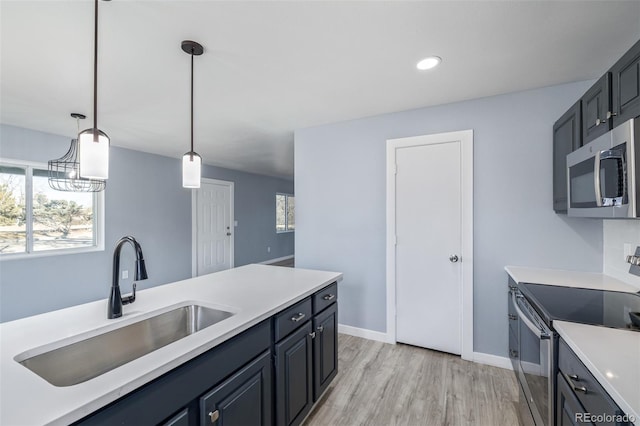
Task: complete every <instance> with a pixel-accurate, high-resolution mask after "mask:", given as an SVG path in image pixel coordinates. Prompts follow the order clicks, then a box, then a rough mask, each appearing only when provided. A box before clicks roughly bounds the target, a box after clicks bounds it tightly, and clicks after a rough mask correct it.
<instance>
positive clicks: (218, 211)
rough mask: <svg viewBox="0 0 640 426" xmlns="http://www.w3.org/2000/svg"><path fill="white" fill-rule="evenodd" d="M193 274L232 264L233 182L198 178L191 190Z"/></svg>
mask: <svg viewBox="0 0 640 426" xmlns="http://www.w3.org/2000/svg"><path fill="white" fill-rule="evenodd" d="M195 213H196V214H195V216H196V217H195V220H194V225H195V228H194V232H193V238H194V244H195V253H194V254H195V258H196V265H195V266H196V268H195V269H196V270H195V275H204V274H210V273H212V272H217V271H222V270H224V269H230V268H232V267H233V183H232V182H224V181H214V180H205V179H203V180H202V183H201V185H200V188H199V189H198V190H196V191H195Z"/></svg>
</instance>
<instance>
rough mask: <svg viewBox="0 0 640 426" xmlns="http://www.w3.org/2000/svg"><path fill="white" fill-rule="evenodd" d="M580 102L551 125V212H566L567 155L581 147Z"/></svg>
mask: <svg viewBox="0 0 640 426" xmlns="http://www.w3.org/2000/svg"><path fill="white" fill-rule="evenodd" d="M581 116H582V102H581V101H578V102H576V103H575V104H574V105H573V106H572V107H571V108H569V110H568V111H567V112H565V113H564V114H563V115H562V117H560V118H559V119H558V121H556V122H555V124H554V125H553V210H555V212H556V213H566V212H567V154H569V153H571V152H572V151H575V150H576V149H578V148H580V147H581V146H582V125H581Z"/></svg>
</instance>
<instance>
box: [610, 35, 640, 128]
mask: <svg viewBox="0 0 640 426" xmlns="http://www.w3.org/2000/svg"><path fill="white" fill-rule="evenodd" d="M611 99H612V104H613V105H612V117H611V119H612V122H613V127H616V126H617V125H619V124H622V123H624V122H625V121H627V120H628V119H630V118H635V117H638V116H640V41H638V42H637V43H636V44H635V45H633V47H632V48H631V49H629V51H628V52H627V53H625V54H624V56H623V57H622V58H620V60H619V61H618V62H616V63H615V65H614V66H613V67H612V68H611Z"/></svg>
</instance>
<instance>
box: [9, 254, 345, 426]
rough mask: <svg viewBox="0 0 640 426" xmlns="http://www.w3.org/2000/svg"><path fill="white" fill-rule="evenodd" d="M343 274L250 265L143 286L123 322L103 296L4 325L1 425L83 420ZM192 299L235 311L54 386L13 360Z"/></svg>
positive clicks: (121, 324)
mask: <svg viewBox="0 0 640 426" xmlns="http://www.w3.org/2000/svg"><path fill="white" fill-rule="evenodd" d="M341 278H342V274H340V273H337V272H327V271H313V270H306V269H295V268H285V267H278V266H267V265H247V266H243V267H240V268H235V269H231V270H227V271H223V272H218V273H215V274H210V275H204V276H201V277H197V278H191V279H187V280H184V281H179V282H176V283H172V284H166V285H161V286H158V287H154V288H150V289H146V290H140V291H138V293H137V296H136V301H135V303H133V304H132V305H125V306H124V315H123V316H122V317H121V318H118V319H113V320H108V319H107V299H104V300H99V301H96V302H91V303H87V304H83V305H78V306H72V307H69V308H66V309H61V310H58V311H53V312H48V313H44V314H41V315H36V316H32V317H28V318H23V319H19V320H16V321H11V322H7V323H3V324H0V424H1V425H11V426H13V425H23V424H29V425H34V424H68V423H71V422H73V421H75V420H79V419H81V418H83V417H84V416H86V415H87V414H90V413H91V412H93V411H96V410H97V409H99V408H101V407H103V406H105V405H107V404H109V403H110V402H112V401H115V400H116V399H118V398H120V397H121V396H123V395H125V394H127V393H129V392H130V391H132V390H134V389H136V388H138V387H140V386H141V385H143V384H145V383H148V382H150V381H151V380H153V379H155V378H157V377H159V376H161V375H162V374H164V373H166V372H168V371H170V370H172V369H173V368H175V367H177V366H179V365H181V364H183V363H184V362H186V361H188V360H190V359H192V358H194V357H196V356H197V355H200V354H202V353H204V352H206V351H207V350H209V349H211V348H213V347H215V346H217V345H219V344H220V343H222V342H224V341H226V340H228V339H230V338H231V337H233V336H235V335H237V334H240V333H241V332H242V331H244V330H247V329H248V328H250V327H252V326H253V325H256V324H258V323H259V322H260V321H262V320H264V319H266V318H269V317H270V316H272V315H273V314H275V313H276V312H278V311H281V310H282V309H283V308H285V307H287V306H289V305H291V304H293V303H295V302H297V301H299V300H301V299H303V298H305V297H306V296H309V295H311V294H312V293H314V292H315V291H317V290H319V289H321V288H322V287H324V286H326V285H328V284H330V283H332V282H334V281H336V280H340V279H341ZM141 284H142V285H144V281H142V282H141ZM108 290H109V289H105V296H108ZM194 302H195V303H197V304H200V305H204V306H208V307H212V308H219V309H223V310H227V311H231V312H234V313H235V315H233V316H232V317H230V318H228V319H225V320H223V321H221V322H219V323H217V324H214V325H212V326H210V327H208V328H205V329H204V330H201V331H199V332H197V333H195V334H192V335H190V336H187V337H185V338H183V339H181V340H178V341H176V342H174V343H171V344H170V345H167V346H165V347H162V348H160V349H157V350H155V351H153V352H151V353H149V354H147V355H145V356H143V357H140V358H138V359H136V360H134V361H131V362H129V363H127V364H125V365H123V366H121V367H118V368H116V369H114V370H111V371H109V372H107V373H105V374H102V375H100V376H98V377H96V378H94V379H91V380H88V381H86V382H84V383H79V384H77V385H73V386H68V387H56V386H53V385H51V384H50V383H48V382H47V381H46V380H44V379H42V378H40V377H39V376H38V375H36V374H35V373H33V372H31V371H30V370H28V369H27V368H26V367H24V366H22V365H21V364H19V363H18V362H17V361H15V360H14V358H15V357H16V356H18V355H20V354H23V353H24V352H25V351H29V354H28V355H29V356H31V355H36V354H39V353H42V352H46V351H47V350H50V349H53V348H56V347H58V345H56V342H58V341H60V340H62V339H67V338H73V337H74V336H75V338H74V339H72V341H77V340H81V339H82V338H85V337H88V336H93V335H97V334H101V333H104V332H106V331H110V330H112V329H115V328H119V327H121V326H124V325H127V324H130V323H133V322H136V321H138V320H141V319H145V318H147V317H149V316H152V315H155V313H156V312H158V311H160V312H163V311H168V310H170V309H171V308H172V307H177V306H184V305H185V304H189V303H194ZM23 355H24V354H23ZM23 358H24V356H23V357H22V358H21V359H23Z"/></svg>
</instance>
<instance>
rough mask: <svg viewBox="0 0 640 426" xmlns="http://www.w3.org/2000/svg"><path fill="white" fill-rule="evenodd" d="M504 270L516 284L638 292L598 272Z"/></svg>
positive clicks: (507, 268)
mask: <svg viewBox="0 0 640 426" xmlns="http://www.w3.org/2000/svg"><path fill="white" fill-rule="evenodd" d="M504 270H505V271H506V272H507V274H509V276H510V277H511V278H512V279H513V280H514V281H515V282H516V283H518V284H520V283H533V284H546V285H556V286H561V287H578V288H588V289H596V290H608V291H622V292H626V293H637V292H640V288H636V287H634V286H633V285H631V284H628V283H626V282H624V281H620V280H619V279H617V278H614V277H612V276H610V275H606V274H603V273H600V272H584V271H572V270H565V269H549V268H536V267H529V266H517V265H507V266H505V267H504Z"/></svg>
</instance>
